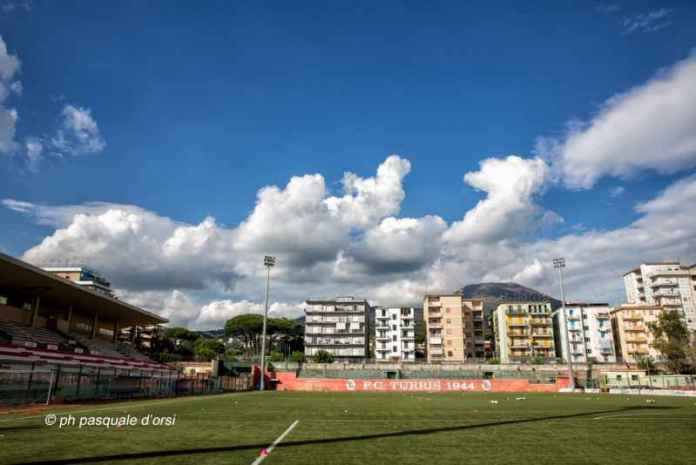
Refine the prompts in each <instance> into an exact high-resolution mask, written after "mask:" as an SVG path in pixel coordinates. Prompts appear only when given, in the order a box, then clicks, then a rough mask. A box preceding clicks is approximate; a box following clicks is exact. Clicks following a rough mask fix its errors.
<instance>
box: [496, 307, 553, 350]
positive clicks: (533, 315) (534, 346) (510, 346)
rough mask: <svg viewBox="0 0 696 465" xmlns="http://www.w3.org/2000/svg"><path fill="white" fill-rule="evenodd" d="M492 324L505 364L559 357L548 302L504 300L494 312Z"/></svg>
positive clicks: (497, 348)
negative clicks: (537, 358)
mask: <svg viewBox="0 0 696 465" xmlns="http://www.w3.org/2000/svg"><path fill="white" fill-rule="evenodd" d="M493 326H494V332H495V341H496V350H497V353H498V356H499V357H500V361H501V362H502V363H512V362H517V361H524V360H527V359H530V358H536V357H543V358H554V357H555V356H556V350H555V343H554V335H553V322H552V320H551V304H550V303H549V302H505V303H502V304H500V305H498V308H496V309H495V311H494V312H493Z"/></svg>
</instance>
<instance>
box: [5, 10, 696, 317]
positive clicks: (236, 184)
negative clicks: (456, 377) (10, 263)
mask: <svg viewBox="0 0 696 465" xmlns="http://www.w3.org/2000/svg"><path fill="white" fill-rule="evenodd" d="M694 24H696V4H694V3H693V2H689V1H681V2H680V1H672V2H640V1H631V2H589V1H588V2H571V1H558V0H556V1H549V2H541V1H540V2H531V3H530V2H527V3H520V2H483V1H482V2H428V4H427V5H426V4H424V3H422V2H411V1H399V2H391V1H383V2H345V3H342V2H334V3H332V4H326V3H325V2H294V3H288V2H225V1H220V2H217V1H204V2H165V1H161V2H155V1H130V2H129V1H122V2H111V3H107V2H100V3H98V4H95V3H93V2H86V1H67V0H66V1H61V2H54V1H38V0H32V1H29V0H0V179H2V182H0V225H1V226H2V227H1V228H0V251H2V252H3V253H7V254H10V255H12V256H16V257H20V258H22V259H24V260H27V261H28V262H30V263H33V264H36V265H39V266H47V265H54V266H55V265H83V266H88V267H91V268H93V269H96V270H98V271H100V272H101V273H102V274H104V275H105V276H106V277H107V278H108V279H109V280H110V281H111V282H112V285H113V286H114V288H115V289H116V291H117V293H118V295H119V296H120V297H121V298H123V299H125V300H128V301H129V302H132V303H134V304H136V305H141V306H143V307H145V308H147V309H149V310H152V311H156V312H158V313H160V314H162V315H163V316H165V317H167V318H169V319H170V320H171V322H172V323H173V324H183V325H187V326H189V327H191V328H200V329H209V328H218V327H221V326H222V325H223V324H224V321H225V320H226V319H228V318H230V317H232V316H235V315H237V314H240V313H246V312H260V311H262V309H263V293H264V277H265V272H264V268H263V256H264V255H268V254H270V255H274V256H276V257H277V258H278V265H277V266H276V267H275V268H274V269H273V271H272V282H271V312H272V314H274V315H282V316H299V315H301V314H302V303H303V301H304V300H305V299H308V298H316V297H330V296H338V295H353V296H360V297H366V298H368V299H370V300H371V301H372V302H373V303H375V304H380V305H414V304H418V303H419V302H420V301H421V299H422V296H423V294H424V293H425V292H452V291H454V290H456V289H458V288H460V287H462V286H464V285H466V284H471V283H476V282H481V281H515V282H518V283H520V284H524V285H527V286H530V287H533V288H535V289H538V290H540V291H543V292H546V293H548V294H550V295H553V296H558V294H559V291H558V277H557V274H556V273H555V270H554V269H553V265H552V259H553V258H554V257H557V256H563V257H565V258H566V262H567V268H566V270H565V273H566V283H567V296H568V299H569V300H576V301H579V300H583V301H606V302H609V303H611V304H619V303H622V302H623V301H624V290H623V279H622V276H623V274H624V273H625V272H626V271H628V270H630V269H632V268H634V267H636V266H637V265H639V264H640V263H641V262H645V261H661V260H679V261H681V262H683V263H687V264H692V263H694V262H696V28H694V27H693V25H694Z"/></svg>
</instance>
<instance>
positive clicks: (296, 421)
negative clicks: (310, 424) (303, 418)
mask: <svg viewBox="0 0 696 465" xmlns="http://www.w3.org/2000/svg"><path fill="white" fill-rule="evenodd" d="M299 422H300V420H295V421H294V422H293V423H292V424H291V425H290V426H288V429H286V430H285V431H284V432H283V434H281V435H280V436H278V437H277V438H276V440H275V441H273V444H271V445H270V446H269V447H268V449H266V453H265V454H264V455H259V456H258V457H257V458H256V460H254V461H253V462H252V464H251V465H259V464H260V463H261V462H263V459H265V458H266V457H268V456H269V455H271V452H273V449H275V446H277V445H278V444H279V443H280V441H282V440H283V439H285V436H287V435H288V434H290V431H292V430H293V428H295V426H297V424H298V423H299Z"/></svg>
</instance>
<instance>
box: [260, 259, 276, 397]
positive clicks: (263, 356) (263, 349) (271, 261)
mask: <svg viewBox="0 0 696 465" xmlns="http://www.w3.org/2000/svg"><path fill="white" fill-rule="evenodd" d="M275 264H276V258H275V257H271V256H270V255H266V256H265V257H263V266H265V267H266V303H265V305H264V309H263V330H262V331H261V380H260V382H259V390H260V391H263V390H264V377H265V376H266V320H267V319H268V289H269V287H270V284H271V268H273V267H274V266H275Z"/></svg>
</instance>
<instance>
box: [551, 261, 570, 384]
mask: <svg viewBox="0 0 696 465" xmlns="http://www.w3.org/2000/svg"><path fill="white" fill-rule="evenodd" d="M553 267H554V268H556V269H557V270H558V276H559V280H560V284H561V313H563V330H564V331H565V346H566V360H567V361H568V377H569V378H570V388H571V389H572V390H573V391H574V390H575V374H574V373H573V362H572V360H571V358H570V334H568V315H567V314H566V299H565V288H564V287H563V268H565V258H562V257H559V258H554V259H553Z"/></svg>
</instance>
